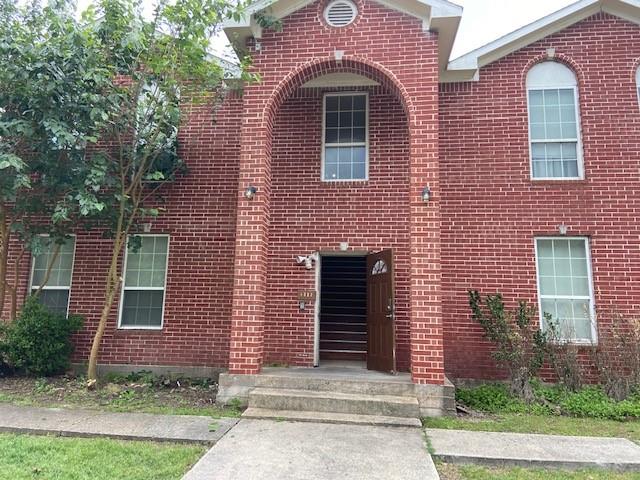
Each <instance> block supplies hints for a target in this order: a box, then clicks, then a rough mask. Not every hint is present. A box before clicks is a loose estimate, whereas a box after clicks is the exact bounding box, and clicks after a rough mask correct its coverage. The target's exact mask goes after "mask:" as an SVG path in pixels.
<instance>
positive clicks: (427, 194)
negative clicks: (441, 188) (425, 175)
mask: <svg viewBox="0 0 640 480" xmlns="http://www.w3.org/2000/svg"><path fill="white" fill-rule="evenodd" d="M420 197H421V198H422V201H423V202H424V203H429V201H430V200H431V189H430V188H429V187H428V186H427V187H424V189H423V190H422V194H421V195H420Z"/></svg>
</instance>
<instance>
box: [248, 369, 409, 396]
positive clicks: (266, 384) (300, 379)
mask: <svg viewBox="0 0 640 480" xmlns="http://www.w3.org/2000/svg"><path fill="white" fill-rule="evenodd" d="M385 378H386V377H385ZM388 378H389V380H387V381H385V380H358V379H354V378H349V377H347V378H345V379H344V380H341V379H337V378H323V377H317V376H303V375H300V376H297V375H286V374H283V375H278V374H271V373H263V374H262V375H259V376H257V377H256V383H255V386H256V387H261V388H284V389H288V390H310V391H313V392H317V391H321V392H340V393H357V394H363V395H395V396H399V397H414V398H415V387H414V385H413V383H411V382H410V380H409V379H408V377H407V378H406V381H405V378H404V377H394V376H391V375H389V376H388Z"/></svg>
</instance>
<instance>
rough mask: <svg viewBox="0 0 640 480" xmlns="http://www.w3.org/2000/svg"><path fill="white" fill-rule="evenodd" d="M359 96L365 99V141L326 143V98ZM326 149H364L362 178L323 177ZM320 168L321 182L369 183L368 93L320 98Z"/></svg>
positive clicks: (332, 95)
mask: <svg viewBox="0 0 640 480" xmlns="http://www.w3.org/2000/svg"><path fill="white" fill-rule="evenodd" d="M354 95H360V96H364V97H365V100H364V101H365V120H364V121H365V141H364V143H362V142H357V143H326V141H325V140H326V136H327V132H326V123H327V98H328V97H352V96H354ZM326 147H365V154H364V178H329V179H326V178H325V177H324V173H325V153H326ZM321 163H322V168H321V172H320V179H321V180H322V181H323V182H368V181H369V92H357V91H356V92H327V93H325V94H324V95H323V96H322V162H321Z"/></svg>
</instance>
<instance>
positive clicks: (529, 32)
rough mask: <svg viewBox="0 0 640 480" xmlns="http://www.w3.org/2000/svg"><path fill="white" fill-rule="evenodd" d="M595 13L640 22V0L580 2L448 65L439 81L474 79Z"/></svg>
mask: <svg viewBox="0 0 640 480" xmlns="http://www.w3.org/2000/svg"><path fill="white" fill-rule="evenodd" d="M598 12H606V13H609V14H611V15H615V16H617V17H621V18H624V19H625V20H629V21H632V22H635V23H640V0H580V1H578V2H576V3H573V4H571V5H569V6H568V7H565V8H563V9H561V10H558V11H557V12H554V13H552V14H550V15H547V16H546V17H543V18H541V19H540V20H537V21H535V22H533V23H530V24H529V25H526V26H524V27H522V28H519V29H518V30H515V31H514V32H511V33H509V34H507V35H505V36H503V37H501V38H499V39H497V40H495V41H493V42H491V43H488V44H487V45H484V46H482V47H480V48H477V49H475V50H473V51H471V52H469V53H467V54H465V55H462V56H461V57H458V58H456V59H455V60H452V61H451V62H449V65H448V68H447V72H446V73H445V75H444V76H443V78H442V81H445V82H446V81H462V80H474V79H475V80H477V78H478V70H479V69H480V68H482V67H484V66H485V65H488V64H490V63H493V62H495V61H496V60H499V59H501V58H503V57H505V56H507V55H509V54H510V53H513V52H515V51H517V50H520V49H521V48H524V47H526V46H527V45H530V44H532V43H534V42H537V41H538V40H541V39H543V38H545V37H548V36H549V35H552V34H554V33H556V32H559V31H561V30H563V29H565V28H567V27H569V26H571V25H573V24H575V23H578V22H580V21H582V20H584V19H585V18H588V17H590V16H592V15H594V14H596V13H598Z"/></svg>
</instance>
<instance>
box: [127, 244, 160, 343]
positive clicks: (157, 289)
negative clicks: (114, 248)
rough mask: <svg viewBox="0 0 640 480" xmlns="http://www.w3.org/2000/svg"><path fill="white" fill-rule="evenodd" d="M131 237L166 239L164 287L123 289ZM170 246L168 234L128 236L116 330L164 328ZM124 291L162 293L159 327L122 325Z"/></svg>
mask: <svg viewBox="0 0 640 480" xmlns="http://www.w3.org/2000/svg"><path fill="white" fill-rule="evenodd" d="M131 237H166V238H167V259H166V261H165V265H164V287H163V288H160V287H135V288H133V287H129V288H126V287H125V283H126V278H127V262H128V260H129V239H130V238H131ZM170 244H171V236H170V235H169V234H168V233H140V234H135V235H129V236H128V237H127V243H126V245H125V250H124V251H125V254H124V262H123V264H122V287H121V288H120V301H119V302H118V303H119V305H118V329H120V330H162V329H163V328H164V311H165V304H166V302H167V279H168V276H169V250H170ZM125 290H138V291H140V290H148V291H160V290H163V291H164V295H163V296H162V317H161V318H160V325H159V326H152V325H122V313H123V310H124V309H123V306H124V292H125Z"/></svg>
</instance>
